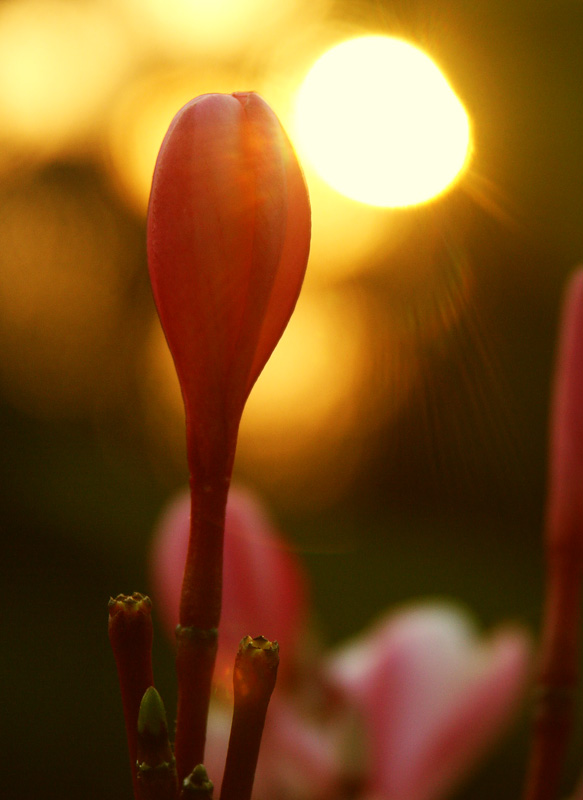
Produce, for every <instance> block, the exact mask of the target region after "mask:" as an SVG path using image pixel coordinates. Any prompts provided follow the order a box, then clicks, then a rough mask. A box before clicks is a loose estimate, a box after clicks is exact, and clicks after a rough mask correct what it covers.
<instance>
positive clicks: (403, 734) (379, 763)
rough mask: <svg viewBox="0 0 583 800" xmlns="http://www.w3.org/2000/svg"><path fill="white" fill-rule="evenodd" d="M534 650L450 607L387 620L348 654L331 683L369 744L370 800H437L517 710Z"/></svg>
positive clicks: (332, 668) (518, 635) (335, 666)
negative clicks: (481, 630)
mask: <svg viewBox="0 0 583 800" xmlns="http://www.w3.org/2000/svg"><path fill="white" fill-rule="evenodd" d="M528 653H529V645H528V640H527V639H526V637H525V635H524V634H523V633H522V631H520V630H509V629H507V630H504V631H499V632H498V633H496V634H494V635H493V636H492V637H491V639H490V640H489V641H486V642H482V641H480V639H479V638H478V637H477V635H476V633H475V632H474V630H473V628H472V626H471V625H470V624H469V621H468V619H467V618H466V617H465V616H464V615H463V614H461V613H460V612H459V611H457V610H455V609H453V608H451V607H447V606H443V607H440V606H430V605H428V606H425V607H424V606H420V607H418V608H413V609H409V610H406V611H403V612H401V613H399V614H396V615H393V616H389V617H388V618H385V619H384V620H383V621H382V622H381V623H380V624H379V625H378V627H377V628H376V629H375V630H373V631H372V632H371V633H369V634H368V635H366V636H364V637H362V638H360V639H359V640H358V641H356V642H355V643H354V644H352V645H349V646H347V647H345V648H344V649H343V650H342V651H340V652H339V653H338V654H337V655H336V657H335V658H333V659H332V661H331V662H330V664H329V676H330V678H331V680H332V682H333V683H334V684H335V685H336V686H337V687H338V688H339V689H340V691H341V693H342V694H343V695H344V697H345V700H346V701H347V703H348V704H351V705H353V706H354V707H355V708H356V709H357V710H358V711H359V712H360V716H361V719H362V722H363V724H364V727H365V731H366V734H367V738H368V742H367V744H368V754H369V758H370V761H369V763H368V764H367V765H366V771H367V774H368V786H367V789H368V793H367V795H366V796H367V797H371V798H382V800H438V798H441V797H443V796H444V794H446V793H447V792H448V791H450V790H451V788H452V786H453V784H454V783H456V782H457V781H458V780H459V779H460V778H461V777H463V776H464V775H465V774H466V773H467V772H468V771H469V770H470V769H471V767H473V766H474V764H475V761H476V759H477V758H478V757H479V756H480V755H481V754H482V753H483V751H484V750H485V748H486V747H487V746H488V745H490V744H491V743H492V741H493V740H494V739H495V738H496V736H498V735H499V734H500V733H501V731H502V729H503V727H504V725H505V724H506V723H507V722H508V721H509V720H510V718H511V714H512V713H513V711H514V710H515V709H516V705H517V700H518V699H519V697H520V696H521V693H522V691H523V689H524V686H525V683H526V678H527V665H528Z"/></svg>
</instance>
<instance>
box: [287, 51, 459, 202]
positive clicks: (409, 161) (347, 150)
mask: <svg viewBox="0 0 583 800" xmlns="http://www.w3.org/2000/svg"><path fill="white" fill-rule="evenodd" d="M295 127H296V136H297V139H296V141H297V145H298V148H299V151H300V155H303V156H304V157H305V158H306V159H308V160H309V161H310V162H311V163H312V164H313V166H314V168H315V169H316V170H317V171H318V172H319V173H320V175H321V176H322V177H323V178H324V179H325V180H326V181H327V182H328V183H329V184H330V185H331V186H332V187H333V188H334V189H336V190H337V191H338V192H340V193H341V194H345V195H347V196H348V197H351V198H353V199H355V200H358V201H360V202H362V203H368V204H370V205H376V206H386V207H399V206H408V205H415V204H418V203H424V202H427V201H428V200H430V199H432V198H433V197H435V196H437V195H438V194H440V193H441V192H443V191H444V190H445V189H446V188H448V187H449V186H451V184H452V183H453V182H454V181H455V179H456V178H457V177H458V176H459V175H460V173H461V171H462V170H463V169H464V167H465V166H466V165H467V162H468V160H469V156H470V151H471V137H470V123H469V119H468V115H467V113H466V111H465V109H464V107H463V106H462V104H461V102H460V100H459V99H458V98H457V96H456V95H455V93H454V91H453V90H452V88H451V87H450V86H449V84H448V82H447V81H446V79H445V78H444V76H443V75H442V73H441V72H440V70H439V69H438V67H437V66H436V65H435V64H434V62H433V61H432V60H431V59H430V58H429V57H428V56H427V55H426V54H425V53H423V52H422V51H421V50H419V49H418V48H416V47H414V46H413V45H411V44H408V43H407V42H404V41H402V40H400V39H396V38H393V37H389V36H364V37H360V38H357V39H351V40H349V41H345V42H342V43H341V44H339V45H336V46H335V47H333V48H332V49H331V50H329V51H328V52H327V53H325V54H324V55H323V56H322V57H321V58H320V59H319V60H318V61H317V62H316V63H315V64H314V66H313V67H312V69H311V70H310V72H309V73H308V75H307V77H306V78H305V80H304V82H303V84H302V86H301V88H300V90H299V92H298V96H297V104H296V115H295Z"/></svg>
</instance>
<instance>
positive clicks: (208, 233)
mask: <svg viewBox="0 0 583 800" xmlns="http://www.w3.org/2000/svg"><path fill="white" fill-rule="evenodd" d="M309 241H310V208H309V201H308V195H307V191H306V187H305V183H304V179H303V176H302V173H301V170H300V167H299V165H298V162H297V160H296V157H295V155H294V152H293V149H292V147H291V145H290V143H289V141H288V139H287V137H286V135H285V133H284V131H283V129H282V127H281V125H280V123H279V121H278V119H277V117H276V116H275V114H274V113H273V111H272V110H271V109H270V108H269V106H268V105H267V104H266V103H265V102H264V100H262V99H261V98H260V97H259V96H258V95H257V94H254V93H253V92H249V93H237V94H233V95H219V94H208V95H202V96H200V97H197V98H196V99H195V100H192V101H191V102H190V103H187V105H185V106H184V107H183V108H182V109H181V110H180V111H179V112H178V114H177V115H176V116H175V118H174V120H173V122H172V124H171V125H170V128H169V130H168V133H167V134H166V137H165V139H164V141H163V143H162V147H161V149H160V154H159V156H158V161H157V163H156V168H155V171H154V178H153V183H152V192H151V195H150V207H149V211H148V262H149V268H150V278H151V281H152V288H153V292H154V298H155V301H156V305H157V307H158V313H159V315H160V320H161V322H162V327H163V328H164V333H165V335H166V339H167V341H168V345H169V347H170V350H171V352H172V356H173V358H174V363H175V365H176V371H177V373H178V379H179V381H180V385H181V388H182V395H183V399H184V405H185V410H186V420H187V439H188V458H189V465H190V469H191V473H193V474H195V475H197V476H198V477H199V479H202V480H207V479H209V478H210V477H212V476H213V474H214V472H215V471H216V470H217V469H219V470H220V469H222V470H225V469H226V470H227V471H228V472H229V473H230V468H231V467H232V459H233V456H234V447H235V441H236V436H237V430H238V426H239V421H240V418H241V414H242V411H243V406H244V404H245V401H246V399H247V396H248V394H249V392H250V390H251V387H252V386H253V384H254V382H255V380H256V379H257V376H258V375H259V373H260V372H261V370H262V369H263V367H264V365H265V363H266V361H267V359H268V358H269V356H270V355H271V352H272V351H273V349H274V347H275V345H276V344H277V342H278V340H279V338H280V336H281V334H282V333H283V330H284V329H285V326H286V325H287V322H288V320H289V317H290V315H291V312H292V311H293V308H294V306H295V303H296V300H297V297H298V294H299V291H300V287H301V284H302V281H303V277H304V272H305V268H306V262H307V257H308V250H309Z"/></svg>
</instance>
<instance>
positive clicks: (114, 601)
mask: <svg viewBox="0 0 583 800" xmlns="http://www.w3.org/2000/svg"><path fill="white" fill-rule="evenodd" d="M151 609H152V603H151V602H150V598H149V597H146V595H142V594H140V593H139V592H134V593H133V594H132V595H124V594H119V595H118V596H117V597H116V598H113V597H112V598H110V600H109V625H108V630H109V641H110V643H111V648H112V650H113V655H114V657H115V661H116V665H117V673H118V677H119V685H120V690H121V697H122V704H123V711H124V718H125V725H126V736H127V740H128V750H129V755H130V766H131V771H132V781H133V785H134V794H136V796H137V791H138V790H137V772H136V758H137V723H138V713H139V709H140V703H141V700H142V697H143V696H144V692H145V691H146V689H147V688H148V687H149V686H151V685H152V684H153V683H154V677H153V674H152V638H153V628H152V615H151Z"/></svg>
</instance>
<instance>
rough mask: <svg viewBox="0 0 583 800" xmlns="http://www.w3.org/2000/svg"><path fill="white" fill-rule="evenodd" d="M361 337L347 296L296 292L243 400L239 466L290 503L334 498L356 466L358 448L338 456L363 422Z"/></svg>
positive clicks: (356, 310) (366, 368)
mask: <svg viewBox="0 0 583 800" xmlns="http://www.w3.org/2000/svg"><path fill="white" fill-rule="evenodd" d="M367 336H368V329H367V325H366V318H365V314H364V313H363V309H362V307H361V306H360V304H359V303H358V301H357V299H356V298H355V296H353V295H352V294H351V293H348V292H325V293H322V292H318V293H315V294H311V293H308V292H306V291H304V293H303V294H302V295H301V297H300V300H299V302H298V305H297V308H296V310H295V311H294V314H293V316H292V318H291V320H290V323H289V326H288V328H287V330H286V331H285V333H284V335H283V337H282V339H281V341H280V343H279V344H278V346H277V348H276V349H275V352H274V353H273V355H272V357H271V359H270V360H269V362H268V363H267V366H266V367H265V369H264V371H263V373H262V374H261V375H260V376H259V379H258V381H257V383H256V385H255V386H254V388H253V390H252V392H251V395H250V397H249V400H248V401H247V405H246V407H245V411H244V414H243V420H242V423H241V429H240V433H239V450H238V459H239V462H240V464H241V465H242V466H243V467H246V468H251V469H253V472H254V474H259V475H260V476H261V480H262V481H263V482H264V483H265V484H267V485H269V484H271V488H275V484H277V490H278V494H279V493H282V494H283V496H286V495H287V498H288V500H289V499H290V497H292V498H293V502H294V503H297V502H299V500H298V495H300V496H301V501H302V502H304V503H307V504H311V503H314V502H326V500H327V499H328V498H329V497H331V496H332V495H334V496H336V495H337V493H338V492H341V491H342V488H343V487H344V486H345V485H346V482H347V481H348V480H349V479H350V477H352V475H353V471H354V469H355V467H356V465H357V464H358V463H360V455H361V453H360V452H359V450H358V448H356V447H353V448H349V449H350V452H344V453H343V456H340V455H339V450H342V449H343V448H342V445H343V444H344V443H346V441H347V438H350V436H351V435H353V434H355V432H356V431H358V430H359V429H361V427H362V422H363V421H364V419H363V417H362V416H361V415H362V412H363V402H362V395H363V388H364V385H365V383H366V378H367V376H368V375H369V372H370V362H369V361H368V360H367V353H368V348H367V346H366V343H367ZM309 486H312V488H313V489H314V491H308V487H309ZM298 489H300V491H299V492H298ZM317 496H318V497H319V500H318V499H317Z"/></svg>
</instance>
